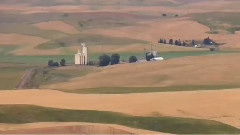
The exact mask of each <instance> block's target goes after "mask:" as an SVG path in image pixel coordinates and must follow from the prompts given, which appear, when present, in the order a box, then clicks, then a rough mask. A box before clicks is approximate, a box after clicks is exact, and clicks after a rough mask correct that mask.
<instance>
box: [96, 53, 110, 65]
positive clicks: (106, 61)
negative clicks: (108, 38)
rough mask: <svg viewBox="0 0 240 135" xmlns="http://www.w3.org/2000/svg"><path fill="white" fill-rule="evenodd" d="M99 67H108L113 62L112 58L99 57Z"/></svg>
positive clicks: (106, 56)
mask: <svg viewBox="0 0 240 135" xmlns="http://www.w3.org/2000/svg"><path fill="white" fill-rule="evenodd" d="M98 59H99V66H108V65H109V63H110V62H111V58H110V56H108V55H106V54H103V55H101V56H99V58H98Z"/></svg>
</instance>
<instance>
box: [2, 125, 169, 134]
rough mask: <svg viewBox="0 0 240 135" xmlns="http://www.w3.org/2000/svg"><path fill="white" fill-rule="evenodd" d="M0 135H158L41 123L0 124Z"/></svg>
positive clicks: (122, 128) (121, 128) (117, 127)
mask: <svg viewBox="0 0 240 135" xmlns="http://www.w3.org/2000/svg"><path fill="white" fill-rule="evenodd" d="M0 128H1V130H0V133H1V134H12V133H14V134H30V133H33V134H130V133H137V134H140V133H141V134H159V132H154V131H147V130H142V129H134V128H129V127H125V126H120V125H114V124H96V123H80V122H79V123H77V122H75V123H74V122H65V123H60V122H52V123H51V122H45V123H44V122H43V123H30V124H0ZM161 134H164V133H161Z"/></svg>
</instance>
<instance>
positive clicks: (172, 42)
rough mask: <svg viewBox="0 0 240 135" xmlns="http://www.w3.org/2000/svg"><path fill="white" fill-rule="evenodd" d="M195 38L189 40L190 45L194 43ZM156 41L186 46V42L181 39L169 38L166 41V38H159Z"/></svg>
mask: <svg viewBox="0 0 240 135" xmlns="http://www.w3.org/2000/svg"><path fill="white" fill-rule="evenodd" d="M195 42H196V41H195V40H192V42H191V45H193V44H194V45H195ZM158 43H162V44H170V45H178V46H186V45H187V42H186V41H181V40H180V39H179V40H175V41H174V40H173V39H169V41H168V42H167V40H166V39H160V40H158Z"/></svg>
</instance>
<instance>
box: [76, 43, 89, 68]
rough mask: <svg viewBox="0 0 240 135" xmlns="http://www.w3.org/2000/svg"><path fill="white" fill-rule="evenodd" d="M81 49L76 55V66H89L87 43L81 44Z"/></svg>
mask: <svg viewBox="0 0 240 135" xmlns="http://www.w3.org/2000/svg"><path fill="white" fill-rule="evenodd" d="M81 46H82V47H81V49H79V50H78V53H77V54H75V64H76V65H87V64H88V48H87V47H86V45H85V43H82V44H81Z"/></svg>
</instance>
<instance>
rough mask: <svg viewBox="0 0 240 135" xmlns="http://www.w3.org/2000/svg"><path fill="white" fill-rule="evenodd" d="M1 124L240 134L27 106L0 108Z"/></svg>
mask: <svg viewBox="0 0 240 135" xmlns="http://www.w3.org/2000/svg"><path fill="white" fill-rule="evenodd" d="M0 122H1V123H14V124H20V123H33V122H92V123H106V124H119V125H124V126H129V127H133V128H140V129H147V130H152V131H159V132H167V133H174V134H193V133H194V134H237V133H238V134H239V133H240V130H239V129H237V128H234V127H232V126H229V125H226V124H223V123H220V122H216V121H210V120H201V119H190V118H177V117H141V116H130V115H125V114H120V113H114V112H104V111H88V110H86V111H85V110H65V109H55V108H45V107H38V106H30V105H1V106H0Z"/></svg>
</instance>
